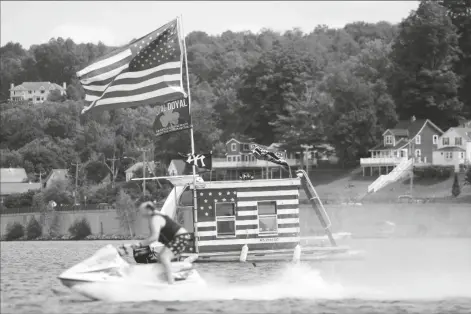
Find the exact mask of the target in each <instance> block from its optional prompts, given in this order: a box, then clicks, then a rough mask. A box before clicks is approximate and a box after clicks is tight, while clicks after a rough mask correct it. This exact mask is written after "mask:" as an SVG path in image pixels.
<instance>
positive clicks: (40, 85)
mask: <svg viewBox="0 0 471 314" xmlns="http://www.w3.org/2000/svg"><path fill="white" fill-rule="evenodd" d="M40 89H45V90H54V89H59V90H61V91H63V90H64V88H62V86H60V85H58V84H56V83H51V82H23V83H22V84H20V85H17V86H15V87H13V88H12V89H10V90H13V91H21V90H40Z"/></svg>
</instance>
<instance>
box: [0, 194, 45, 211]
mask: <svg viewBox="0 0 471 314" xmlns="http://www.w3.org/2000/svg"><path fill="white" fill-rule="evenodd" d="M36 193H37V191H33V190H31V191H28V192H25V193H16V194H11V195H8V196H7V197H5V202H4V203H5V204H4V205H5V207H8V208H18V207H31V206H32V205H33V196H34V195H35V194H36Z"/></svg>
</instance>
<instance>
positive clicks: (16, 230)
mask: <svg viewBox="0 0 471 314" xmlns="http://www.w3.org/2000/svg"><path fill="white" fill-rule="evenodd" d="M24 235H25V228H24V227H23V225H22V224H20V223H19V222H14V223H13V224H11V225H10V224H9V225H8V226H7V233H6V235H5V240H7V241H12V240H18V239H19V238H22V237H24Z"/></svg>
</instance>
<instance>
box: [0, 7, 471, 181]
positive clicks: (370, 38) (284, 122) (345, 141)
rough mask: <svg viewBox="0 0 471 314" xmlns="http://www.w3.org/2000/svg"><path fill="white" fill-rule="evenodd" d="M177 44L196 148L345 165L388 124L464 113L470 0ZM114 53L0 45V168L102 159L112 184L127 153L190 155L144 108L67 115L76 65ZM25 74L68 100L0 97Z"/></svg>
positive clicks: (44, 168)
mask: <svg viewBox="0 0 471 314" xmlns="http://www.w3.org/2000/svg"><path fill="white" fill-rule="evenodd" d="M186 44H187V50H188V51H187V56H188V67H189V73H190V75H189V78H188V79H189V81H190V87H191V95H192V120H193V123H194V130H195V135H194V138H195V146H196V149H197V151H200V152H207V151H209V150H212V151H213V153H214V154H215V155H223V154H224V152H225V151H224V150H225V147H224V143H225V142H226V141H227V140H228V139H230V138H231V137H237V138H239V139H244V140H245V139H247V140H253V141H255V142H257V143H260V144H263V145H270V144H271V143H273V142H277V143H281V144H282V146H283V148H284V149H288V150H291V151H301V150H302V148H301V146H300V145H302V144H310V145H314V146H316V147H318V148H319V150H320V149H321V147H323V144H326V143H328V144H331V145H332V146H333V147H335V150H336V154H337V156H338V157H339V158H340V159H341V161H342V162H343V163H345V164H348V163H354V162H356V161H357V160H358V159H359V158H360V157H365V156H367V155H368V149H369V148H371V147H372V146H374V145H375V144H377V143H378V142H379V141H380V140H381V133H382V132H383V131H384V130H385V129H386V128H389V127H392V126H394V124H395V123H396V122H397V121H398V120H399V119H409V118H410V117H411V116H412V115H414V116H415V117H416V118H429V119H431V120H432V121H433V122H434V123H435V124H437V125H438V126H440V127H442V128H445V129H447V128H448V127H450V126H455V125H457V124H458V123H459V122H460V121H461V120H462V119H471V0H443V1H422V2H421V3H420V5H419V7H418V9H417V10H415V11H412V12H410V14H409V16H408V17H407V18H405V19H404V20H403V21H402V22H400V23H399V24H397V25H392V24H390V23H387V22H379V23H374V24H372V23H365V22H354V23H349V24H347V25H345V27H343V28H330V27H328V26H325V25H319V26H317V27H316V28H315V29H314V30H313V31H311V32H309V33H303V32H302V31H301V30H299V29H292V30H289V31H286V32H284V33H278V32H274V31H272V30H270V29H262V30H261V31H260V32H258V33H252V32H232V31H226V32H224V33H222V34H220V35H217V36H210V35H208V34H206V33H204V32H199V31H195V32H192V33H189V34H188V35H187V37H186ZM114 48H115V47H108V46H106V45H104V44H103V43H99V44H97V45H95V44H91V43H88V44H76V43H74V41H73V40H72V39H70V38H68V39H63V38H56V39H51V40H50V41H49V42H48V43H45V44H40V45H33V46H31V47H30V48H29V49H25V48H23V47H22V46H21V45H20V44H19V43H13V42H10V43H7V44H6V45H5V46H3V47H1V48H0V52H1V55H2V58H1V68H2V71H1V74H0V79H1V81H2V84H1V90H0V97H1V100H3V101H4V102H2V104H1V108H0V109H1V110H2V117H1V119H2V121H1V126H0V148H1V158H0V165H1V167H10V166H11V167H24V168H25V169H26V170H27V172H28V174H29V175H30V176H31V177H32V179H36V180H37V178H38V174H39V173H48V172H49V171H50V170H51V169H54V168H70V169H71V171H70V173H71V174H72V176H74V175H75V168H74V166H73V163H76V162H77V161H78V162H81V163H82V165H83V164H85V163H86V166H85V167H82V168H84V169H82V168H81V170H80V171H81V173H82V172H84V173H85V174H84V175H81V176H80V182H79V184H80V185H85V184H88V183H87V182H93V183H97V182H100V180H102V179H103V177H105V176H106V175H107V174H108V173H109V172H110V167H111V163H110V162H109V160H110V159H111V158H114V159H116V162H115V166H116V168H117V169H118V172H117V173H118V177H117V180H120V179H122V177H123V176H124V170H125V169H126V168H127V167H129V166H130V165H131V164H132V163H133V162H134V161H135V160H139V159H140V156H141V153H140V152H139V150H138V148H139V147H144V146H147V145H153V147H154V148H155V149H154V156H153V157H154V158H153V159H154V160H159V161H161V162H162V164H168V163H169V161H170V160H171V159H172V158H173V157H174V156H176V154H177V152H188V151H189V147H190V139H189V132H187V131H183V132H179V133H174V134H169V135H165V136H160V137H157V138H156V137H155V136H154V135H153V130H152V124H153V119H154V117H155V115H156V110H155V108H153V107H152V106H147V107H138V108H128V109H117V110H112V111H107V112H103V113H99V114H92V115H87V116H81V115H80V111H81V109H82V107H83V100H82V99H83V97H84V92H83V89H82V88H81V86H80V84H79V83H78V81H77V78H76V76H75V73H76V72H77V71H78V70H80V69H81V68H83V67H85V66H86V65H88V64H89V63H90V62H93V61H94V60H96V59H97V58H99V57H101V56H103V55H104V54H106V53H108V52H110V51H112V50H113V49H114ZM26 81H29V82H31V81H50V82H55V83H58V84H59V85H62V82H66V83H67V84H68V86H67V97H66V98H65V99H61V98H60V97H59V98H58V97H55V98H51V99H49V100H48V101H47V102H45V103H43V104H41V105H33V104H30V103H26V102H25V103H10V102H6V100H7V99H8V98H9V87H10V83H14V84H15V85H17V84H21V83H22V82H26ZM151 159H152V158H151Z"/></svg>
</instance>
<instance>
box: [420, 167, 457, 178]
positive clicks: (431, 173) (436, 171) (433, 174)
mask: <svg viewBox="0 0 471 314" xmlns="http://www.w3.org/2000/svg"><path fill="white" fill-rule="evenodd" d="M454 172H455V168H454V167H453V166H428V167H414V175H415V176H417V177H419V178H421V179H440V180H445V179H448V178H449V177H450V176H451V175H452V174H453V173H454Z"/></svg>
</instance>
